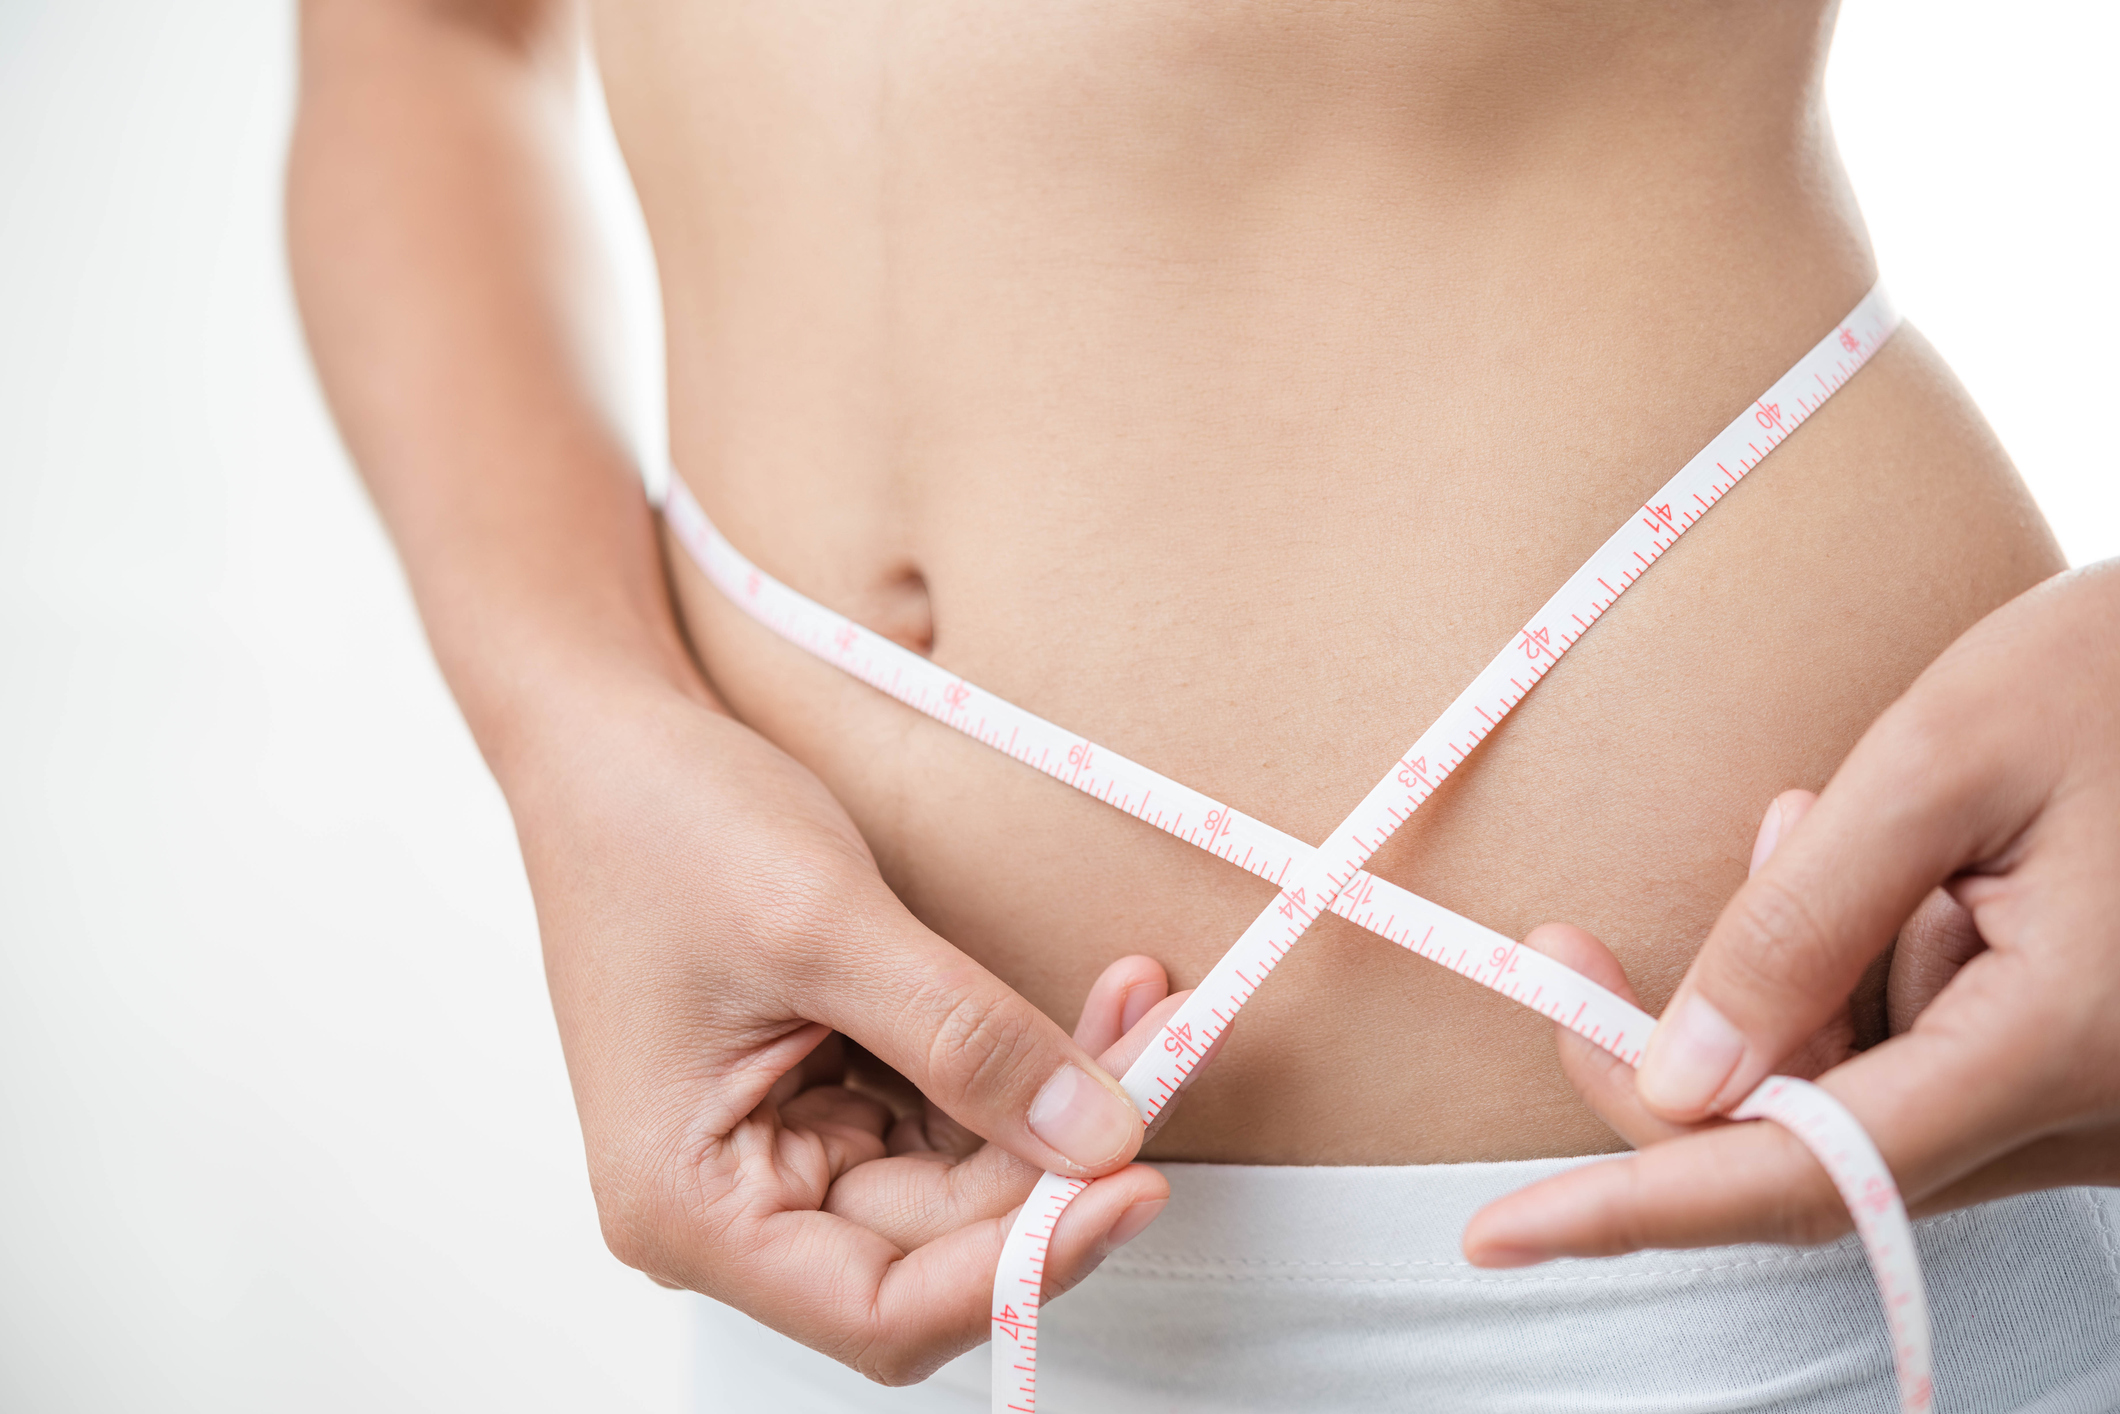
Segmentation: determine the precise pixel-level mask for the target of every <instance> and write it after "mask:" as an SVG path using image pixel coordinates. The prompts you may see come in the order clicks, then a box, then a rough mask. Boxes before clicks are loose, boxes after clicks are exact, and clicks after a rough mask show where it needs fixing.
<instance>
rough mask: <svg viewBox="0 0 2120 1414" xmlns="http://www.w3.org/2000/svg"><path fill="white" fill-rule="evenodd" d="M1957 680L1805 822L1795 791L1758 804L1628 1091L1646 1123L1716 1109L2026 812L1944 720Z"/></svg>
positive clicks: (1923, 685) (2030, 807)
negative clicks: (1710, 922)
mask: <svg viewBox="0 0 2120 1414" xmlns="http://www.w3.org/2000/svg"><path fill="white" fill-rule="evenodd" d="M1937 667H1938V668H1944V667H1946V664H1944V663H1939V664H1938V665H1937ZM1963 677H1964V674H1961V673H1952V672H1949V671H1948V670H1946V672H1945V673H1943V674H1941V675H1939V674H1938V673H1937V670H1936V668H1932V669H1931V670H1930V673H1929V674H1926V675H1924V677H1923V678H1922V679H1921V680H1920V681H1918V682H1917V683H1916V684H1915V686H1914V687H1913V688H1912V689H1911V690H1910V691H1909V692H1908V694H1907V696H1906V697H1903V698H1901V699H1900V701H1899V702H1898V703H1896V704H1894V706H1893V707H1892V708H1891V709H1890V710H1889V711H1887V712H1886V713H1885V715H1884V716H1883V717H1881V718H1879V719H1878V721H1877V723H1876V724H1875V725H1874V726H1872V727H1871V729H1870V731H1869V732H1868V733H1867V734H1865V735H1864V737H1863V738H1862V740H1861V741H1860V742H1858V743H1857V744H1856V746H1855V749H1854V750H1853V751H1852V752H1850V753H1849V755H1848V759H1847V761H1846V762H1845V763H1844V764H1843V765H1842V766H1841V769H1840V770H1839V771H1838V772H1837V773H1836V774H1835V775H1834V777H1833V780H1832V781H1831V782H1830V783H1829V784H1828V785H1827V786H1826V789H1825V791H1824V792H1823V793H1822V794H1821V795H1819V797H1818V800H1817V803H1816V805H1814V806H1812V807H1811V808H1810V810H1809V811H1808V813H1805V812H1803V810H1802V808H1801V801H1802V793H1801V792H1789V793H1788V794H1785V795H1783V796H1781V797H1779V798H1778V799H1777V800H1776V801H1775V803H1774V805H1773V806H1771V807H1770V808H1769V810H1768V813H1767V819H1766V821H1765V822H1764V823H1763V824H1762V826H1761V829H1760V836H1761V838H1760V843H1759V847H1758V848H1757V849H1756V850H1755V852H1754V859H1753V872H1752V877H1751V878H1750V879H1749V880H1747V881H1746V883H1745V885H1744V887H1743V888H1741V889H1739V890H1738V891H1737V893H1736V895H1735V896H1734V897H1732V898H1731V900H1730V902H1729V904H1728V906H1727V907H1725V908H1724V909H1723V912H1722V916H1721V917H1720V918H1718V919H1717V920H1716V923H1715V927H1714V929H1713V930H1712V931H1711V932H1710V933H1709V934H1708V940H1707V942H1706V943H1705V944H1704V945H1703V946H1702V948H1701V951H1700V955H1699V956H1698V957H1696V958H1695V959H1694V961H1693V966H1692V967H1691V968H1690V969H1689V970H1688V972H1687V974H1686V978H1685V981H1684V982H1682V983H1681V984H1680V986H1679V988H1678V991H1677V992H1676V994H1675V995H1673V997H1672V999H1671V1004H1670V1005H1669V1006H1668V1007H1666V1008H1665V1010H1664V1015H1663V1019H1662V1020H1661V1021H1660V1022H1659V1023H1658V1025H1657V1028H1656V1030H1655V1032H1654V1033H1652V1034H1651V1036H1650V1038H1649V1042H1648V1045H1647V1046H1646V1047H1645V1048H1644V1054H1643V1057H1642V1064H1641V1069H1640V1071H1639V1073H1638V1074H1637V1076H1636V1079H1635V1087H1636V1093H1637V1094H1638V1095H1639V1096H1640V1098H1641V1100H1642V1102H1643V1104H1645V1105H1646V1106H1647V1107H1648V1108H1649V1109H1650V1110H1651V1111H1652V1112H1653V1113H1655V1114H1657V1115H1659V1116H1660V1117H1662V1118H1664V1119H1667V1120H1672V1121H1676V1122H1680V1123H1690V1122H1693V1121H1697V1120H1701V1119H1705V1118H1707V1117H1708V1116H1710V1115H1715V1114H1721V1113H1726V1112H1727V1111H1728V1110H1729V1109H1730V1108H1731V1107H1732V1106H1734V1105H1736V1104H1737V1103H1738V1102H1739V1101H1740V1100H1742V1099H1743V1098H1744V1097H1745V1096H1746V1095H1748V1094H1750V1093H1751V1092H1752V1090H1753V1089H1754V1088H1755V1087H1756V1086H1758V1084H1759V1083H1760V1082H1761V1081H1762V1080H1764V1079H1765V1078H1766V1077H1767V1076H1768V1075H1769V1074H1771V1073H1773V1071H1774V1070H1775V1068H1776V1067H1777V1066H1779V1065H1781V1064H1782V1063H1783V1062H1784V1061H1786V1060H1787V1058H1788V1057H1789V1056H1790V1054H1791V1053H1793V1052H1794V1051H1795V1050H1797V1049H1798V1048H1799V1047H1800V1046H1802V1045H1803V1044H1804V1042H1805V1040H1806V1039H1807V1038H1808V1037H1810V1036H1811V1035H1812V1034H1813V1033H1814V1032H1816V1031H1817V1029H1818V1028H1819V1027H1820V1026H1821V1025H1822V1024H1823V1023H1824V1022H1825V1021H1826V1020H1827V1019H1828V1018H1830V1017H1831V1016H1832V1015H1833V1014H1834V1013H1835V1012H1836V1011H1838V1010H1839V1009H1840V1008H1841V1007H1842V1006H1843V1005H1845V1004H1846V1002H1847V1000H1848V997H1849V995H1850V994H1851V993H1852V992H1853V991H1854V988H1855V985H1856V983H1857V982H1858V981H1859V980H1860V979H1861V977H1862V974H1863V972H1864V970H1865V969H1866V968H1867V967H1868V966H1869V964H1870V962H1871V961H1872V960H1873V959H1875V958H1876V957H1877V956H1878V954H1880V953H1881V952H1883V951H1884V949H1885V947H1886V946H1887V945H1889V944H1890V943H1891V941H1892V939H1893V938H1894V936H1896V935H1897V933H1898V931H1899V927H1900V925H1901V924H1902V923H1903V922H1904V921H1905V920H1906V919H1907V917H1908V915H1910V914H1911V913H1912V912H1913V911H1914V909H1915V908H1916V906H1918V905H1919V904H1920V903H1921V901H1922V899H1923V898H1924V897H1926V896H1927V895H1928V893H1929V892H1930V890H1932V889H1934V888H1935V887H1936V886H1937V885H1938V884H1940V883H1942V882H1943V881H1944V880H1946V879H1948V878H1950V877H1951V876H1952V875H1953V874H1955V873H1956V872H1958V871H1959V870H1960V869H1961V868H1963V867H1965V866H1966V865H1967V864H1969V863H1972V862H1975V861H1977V860H1980V859H1983V858H1986V857H1988V855H1989V854H1990V852H1991V851H1993V850H1995V849H1997V848H1999V847H2000V845H2001V844H2002V843H2004V842H2006V841H2007V840H2008V839H2009V838H2011V837H2013V836H2014V835H2015V834H2016V833H2017V831H2018V829H2020V828H2021V826H2022V823H2023V821H2024V820H2025V819H2027V818H2029V816H2030V814H2031V813H2034V812H2035V810H2036V805H2035V804H2029V803H2027V802H2023V801H2016V800H2013V799H2012V798H2013V797H2014V796H2017V795H2019V794H2021V792H2018V791H2014V790H2012V789H2010V788H2009V784H2005V781H2004V777H2005V776H2006V775H2007V773H2006V772H2004V771H2001V770H1998V769H1995V768H1994V767H1995V765H1996V764H1997V763H1998V762H1999V759H2000V757H1999V753H1998V752H1997V751H1996V750H1995V749H1994V748H1993V747H1992V746H1991V745H1990V744H1989V743H1988V742H1986V741H1981V740H1976V739H1975V738H1977V737H1981V736H1984V735H1985V733H1983V732H1981V731H1979V729H1978V728H1972V729H1967V728H1966V727H1965V726H1964V725H1963V724H1964V723H1965V722H1966V721H1967V718H1966V717H1965V716H1964V715H1963V714H1962V713H1961V712H1959V711H1957V710H1954V709H1956V708H1959V707H1962V706H1964V705H1966V704H1963V703H1961V702H1960V701H1959V700H1958V699H1959V698H1960V697H1961V696H1962V695H1963V694H1962V691H1961V687H1962V684H1961V681H1960V680H1961V679H1962V678H1963ZM1976 720H1977V718H1976ZM2010 784H2014V783H2010ZM2020 806H2022V807H2026V808H2019V807H2020ZM1776 836H1778V838H1777V837H1776Z"/></svg>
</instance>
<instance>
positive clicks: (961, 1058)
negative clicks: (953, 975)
mask: <svg viewBox="0 0 2120 1414" xmlns="http://www.w3.org/2000/svg"><path fill="white" fill-rule="evenodd" d="M958 980H959V985H954V986H953V985H952V984H951V979H950V978H948V977H947V976H945V977H942V978H938V979H937V980H936V981H935V983H934V984H932V985H931V986H930V987H928V988H926V989H924V990H925V991H926V992H927V995H925V996H923V997H921V998H919V999H918V1000H917V1001H916V1007H917V1008H918V1010H919V1011H920V1013H921V1014H924V1015H927V1016H929V1017H931V1018H933V1020H932V1023H931V1025H930V1027H929V1036H928V1041H927V1068H928V1075H929V1076H930V1077H931V1078H932V1080H933V1081H934V1083H936V1084H939V1085H941V1086H943V1087H945V1088H947V1089H948V1090H949V1091H950V1092H951V1093H950V1095H949V1096H948V1097H944V1096H936V1097H935V1098H936V1099H937V1100H942V1101H944V1102H945V1103H944V1108H945V1109H947V1108H948V1107H949V1105H948V1103H947V1101H948V1100H963V1099H968V1098H971V1097H973V1096H980V1095H988V1094H994V1093H997V1092H1000V1091H1002V1090H1004V1089H1005V1088H1006V1087H1007V1086H1008V1084H1009V1082H1010V1080H1011V1079H1012V1078H1013V1077H1016V1076H1018V1075H1020V1074H1021V1073H1022V1071H1023V1068H1024V1064H1025V1062H1026V1061H1027V1060H1028V1059H1029V1058H1030V1057H1031V1055H1032V1054H1033V1053H1034V1052H1036V1050H1037V1049H1038V1044H1037V1031H1036V1027H1035V1025H1034V1024H1033V1022H1032V1021H1031V1019H1030V1017H1029V1016H1027V1015H1026V1014H1025V1007H1024V1006H1021V1005H1010V1002H1011V1001H1013V1000H1014V999H1013V998H1011V997H1008V996H1006V995H1000V994H997V993H996V992H995V991H994V990H993V989H990V988H986V987H980V986H976V985H972V986H966V985H961V979H958Z"/></svg>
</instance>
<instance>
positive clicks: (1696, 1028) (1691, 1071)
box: [1634, 994, 1745, 1115]
mask: <svg viewBox="0 0 2120 1414" xmlns="http://www.w3.org/2000/svg"><path fill="white" fill-rule="evenodd" d="M1744 1053H1745V1038H1744V1036H1743V1034H1742V1033H1741V1032H1739V1031H1738V1029H1737V1028H1736V1027H1735V1026H1732V1025H1731V1024H1730V1021H1729V1018H1728V1017H1725V1016H1724V1015H1723V1014H1722V1013H1721V1012H1719V1011H1717V1010H1716V1009H1715V1007H1714V1005H1713V1004H1712V1003H1710V1002H1709V1001H1708V999H1707V998H1706V997H1703V996H1700V995H1698V994H1688V996H1687V997H1686V999H1685V1000H1684V1001H1682V1002H1680V1003H1679V1004H1678V1011H1677V1014H1676V1015H1673V1016H1670V1017H1667V1018H1666V1019H1665V1020H1664V1021H1662V1022H1661V1023H1659V1024H1658V1026H1657V1028H1656V1031H1655V1033H1654V1034H1653V1035H1652V1036H1650V1038H1649V1054H1648V1056H1647V1057H1645V1058H1644V1059H1643V1061H1642V1068H1641V1071H1640V1072H1639V1073H1638V1074H1637V1075H1636V1076H1635V1079H1634V1088H1635V1090H1636V1091H1637V1092H1638V1093H1639V1094H1640V1095H1641V1097H1642V1099H1643V1100H1644V1101H1646V1102H1647V1103H1648V1105H1649V1107H1650V1108H1651V1109H1653V1110H1659V1111H1661V1112H1663V1113H1665V1114H1669V1115H1693V1114H1698V1113H1700V1112H1701V1111H1703V1110H1705V1109H1707V1107H1708V1104H1709V1102H1710V1101H1712V1100H1713V1099H1714V1098H1715V1096H1716V1094H1717V1093H1718V1092H1719V1091H1721V1089H1722V1087H1723V1084H1724V1082H1725V1081H1727V1080H1728V1079H1729V1078H1730V1072H1731V1071H1733V1070H1735V1069H1737V1062H1738V1061H1739V1060H1741V1059H1742V1058H1743V1057H1744Z"/></svg>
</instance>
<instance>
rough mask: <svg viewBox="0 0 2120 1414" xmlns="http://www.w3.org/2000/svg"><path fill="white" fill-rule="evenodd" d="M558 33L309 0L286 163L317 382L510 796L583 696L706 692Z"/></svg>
mask: <svg viewBox="0 0 2120 1414" xmlns="http://www.w3.org/2000/svg"><path fill="white" fill-rule="evenodd" d="M494 9H495V7H488V8H487V12H486V13H489V14H490V13H492V12H493V11H494ZM572 40H573V36H572V32H571V24H570V22H569V21H568V18H567V17H566V16H564V15H561V14H558V13H554V12H552V10H551V9H550V7H542V8H539V9H535V10H533V9H531V8H529V7H524V8H523V10H522V12H521V13H519V14H514V15H505V16H503V17H502V18H501V19H499V20H497V21H495V20H485V21H481V23H480V24H478V25H477V26H474V25H473V24H472V23H471V22H468V21H463V20H457V19H451V18H446V17H444V16H442V15H441V14H439V13H438V11H437V7H433V6H428V5H421V4H416V3H378V0H351V3H330V0H313V3H311V4H309V5H308V6H306V7H305V11H304V21H303V53H302V64H303V83H302V102H301V111H300V117H299V120H298V122H297V125H296V131H295V137H294V144H293V149H292V154H291V157H290V161H289V172H288V246H289V252H290V262H291V265H292V269H293V274H294V281H295V288H296V293H297V297H298V299H299V301H300V304H301V308H302V313H303V317H304V321H305V323H306V325H307V328H308V332H309V338H310V343H311V347H312V349H313V351H314V355H315V359H316V363H317V368H318V371H319V375H320V377H321V379H322V381H323V385H324V388H325V392H326V394H327V396H328V397H329V399H330V401H331V404H332V407H333V410H334V412H335V414H336V415H337V418H338V421H339V425H340V427H341V429H342V431H343V433H344V436H345V439H346V442H347V445H348V447H349V448H350V449H351V451H352V454H353V457H354V460H355V461H356V463H357V464H358V465H359V467H360V469H361V473H362V476H363V477H364V479H365V480H366V481H367V484H368V486H369V489H370V491H371V493H372V494H373V496H374V498H375V502H376V505H377V507H378V508H379V510H380V511H381V514H382V516H383V519H384V521H385V523H386V524H387V526H388V527H389V530H390V533H391V535H392V536H393V538H394V539H395V541H396V543H397V546H398V549H399V552H400V554H401V555H402V556H403V559H404V562H405V566H406V571H407V574H408V576H409V578H410V580H411V583H412V587H413V591H414V594H415V595H416V597H417V599H418V601H419V605H420V611H421V615H422V617H423V619H424V620H425V622H426V625H427V630H428V634H429V637H430V639H431V641H432V643H433V645H434V651H435V655H436V657H437V659H438V660H439V662H440V664H441V667H442V670H443V672H444V674H445V675H446V676H447V678H448V680H449V683H450V686H451V687H452V689H453V690H454V691H455V693H456V696H457V699H458V701H459V703H460V704H461V705H462V707H463V709H464V713H465V716H466V718H467V719H468V720H469V722H470V724H471V727H472V730H473V732H474V734H475V735H476V736H477V738H478V741H479V744H480V747H481V749H482V750H483V751H484V752H485V754H486V757H487V760H488V761H489V763H491V764H492V766H493V768H494V770H495V773H496V774H497V775H498V776H499V777H500V778H501V781H502V784H503V786H504V787H510V786H512V784H513V782H514V781H515V780H516V779H517V778H518V777H519V776H521V775H522V774H523V773H524V772H525V771H527V770H529V769H530V765H529V763H530V761H532V760H533V759H535V758H536V757H537V756H538V755H539V754H540V748H541V746H542V744H544V743H546V742H548V741H550V740H551V739H553V738H554V737H557V736H564V735H565V734H567V733H568V732H569V731H570V730H571V729H572V728H573V727H574V726H575V725H577V723H578V719H579V717H580V714H581V713H582V711H583V710H584V708H585V707H588V708H589V709H590V710H593V707H591V706H590V704H592V703H593V702H594V700H595V699H596V698H597V697H600V696H604V695H608V694H610V693H616V692H626V691H633V690H638V689H642V688H646V689H648V690H651V691H653V690H660V689H663V688H668V689H674V690H675V691H678V692H681V693H684V694H686V695H688V696H690V697H693V698H695V699H697V700H699V701H701V702H706V703H711V701H712V698H711V694H710V693H709V692H708V690H707V688H706V686H705V684H704V683H703V682H702V681H701V679H700V678H699V675H698V673H697V672H696V670H695V669H694V668H693V667H692V664H691V661H690V659H689V657H688V656H687V654H686V652H685V649H684V646H683V641H682V637H681V635H680V633H679V631H678V629H677V626H676V623H675V620H674V617H673V615H672V611H671V608H670V604H669V598H668V594H667V590H666V586H665V583H664V579H663V571H662V562H661V557H660V554H659V550H658V545H657V540H656V535H655V527H654V522H653V517H652V515H651V513H650V511H649V509H648V507H647V504H646V501H645V498H644V496H643V494H642V491H641V487H640V482H639V479H638V477H637V475H636V474H635V471H634V468H633V466H632V464H631V458H630V457H629V455H628V454H627V452H626V449H625V447H624V445H623V441H622V439H621V437H620V436H619V434H618V431H617V427H616V420H615V418H614V416H613V415H612V411H611V408H610V406H609V404H608V400H607V397H606V396H605V392H604V388H603V386H602V385H603V384H604V383H606V382H607V381H608V371H609V370H608V364H607V361H606V360H605V359H604V358H603V357H602V350H601V347H600V345H602V344H603V343H604V342H605V340H604V339H602V338H601V337H600V336H601V333H602V331H601V330H600V328H599V327H598V321H597V319H596V317H595V314H596V312H595V309H594V295H595V291H596V285H597V282H596V280H595V279H594V278H593V277H594V274H595V262H594V260H593V258H592V254H593V241H592V240H591V239H590V237H589V234H588V232H587V230H586V223H585V221H584V220H583V217H582V214H581V213H582V210H583V206H582V199H581V197H580V195H579V194H578V192H577V190H576V186H575V174H574V170H573V137H572V133H573V128H572V118H571V112H570V102H571V94H570V91H569V88H570V85H569V77H570V74H571V68H572V61H573V53H572V47H571V46H572Z"/></svg>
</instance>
